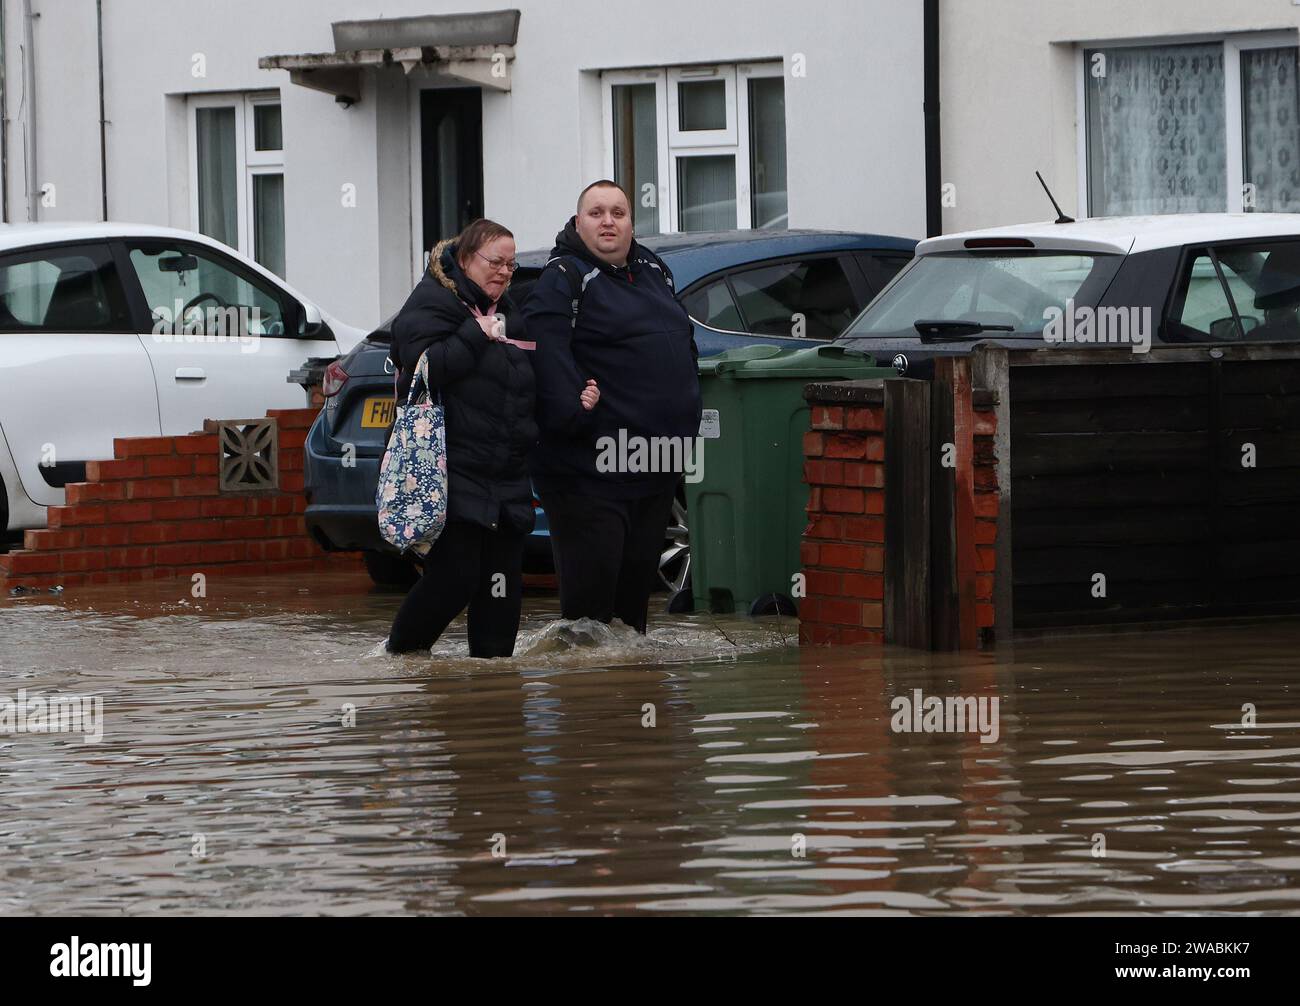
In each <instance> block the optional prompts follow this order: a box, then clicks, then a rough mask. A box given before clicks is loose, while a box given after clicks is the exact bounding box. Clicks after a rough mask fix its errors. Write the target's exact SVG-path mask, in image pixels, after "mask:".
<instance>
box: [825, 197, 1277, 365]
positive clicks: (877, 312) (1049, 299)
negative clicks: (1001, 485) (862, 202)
mask: <svg viewBox="0 0 1300 1006" xmlns="http://www.w3.org/2000/svg"><path fill="white" fill-rule="evenodd" d="M1287 341H1290V342H1300V215H1297V214H1294V213H1185V214H1170V215H1168V216H1149V217H1100V218H1095V219H1091V220H1079V221H1077V222H1075V221H1069V222H1063V223H1054V222H1051V221H1047V222H1042V223H1032V224H1017V225H1016V226H1013V227H994V228H989V229H987V230H978V231H967V232H965V233H961V234H945V235H942V236H940V237H934V238H929V239H927V240H925V241H922V242H921V243H920V244H919V245H917V247H916V257H915V258H914V259H913V260H912V262H911V263H909V264H908V265H907V266H906V267H905V268H904V269H903V270H902V271H901V272H900V273H899V274H898V275H897V276H896V277H894V280H893V282H892V283H890V285H889V286H887V287H885V289H884V290H882V291H881V292H880V295H879V296H877V297H876V299H875V300H873V301H872V302H871V303H870V304H869V305H868V306H867V307H866V309H865V310H864V311H863V312H862V313H861V314H860V315H858V317H857V318H856V319H855V320H854V321H853V322H852V323H851V324H850V325H849V326H848V328H846V329H845V330H844V331H843V332H842V333H841V334H840V336H839V338H838V339H837V340H836V342H837V344H838V345H842V346H845V347H848V348H852V349H855V350H859V351H863V352H867V353H870V354H872V355H873V356H875V357H876V358H877V359H879V360H882V361H883V360H889V359H891V357H892V360H893V364H894V368H895V369H896V370H897V371H898V372H899V373H900V374H905V375H906V376H908V377H927V376H929V374H930V373H931V372H932V370H933V361H934V358H935V357H937V356H952V355H957V354H963V353H968V352H970V349H971V347H972V346H973V345H974V344H975V343H977V342H993V343H1000V344H1002V345H1006V346H1009V347H1013V348H1016V349H1026V348H1034V347H1037V346H1042V345H1044V344H1046V343H1052V344H1063V345H1065V346H1066V348H1080V347H1083V348H1087V349H1091V348H1096V349H1098V350H1106V349H1120V350H1123V351H1132V352H1143V351H1146V350H1149V349H1150V347H1151V346H1159V345H1184V346H1185V345H1188V344H1193V345H1196V344H1200V345H1206V346H1211V345H1215V344H1227V343H1234V342H1287Z"/></svg>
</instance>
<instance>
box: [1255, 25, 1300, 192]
mask: <svg viewBox="0 0 1300 1006" xmlns="http://www.w3.org/2000/svg"><path fill="white" fill-rule="evenodd" d="M1296 63H1297V60H1296V49H1295V47H1294V46H1288V47H1283V48H1276V49H1249V50H1246V51H1244V52H1242V54H1241V104H1242V156H1243V161H1244V163H1243V170H1242V178H1243V180H1244V181H1245V183H1246V185H1247V186H1249V193H1248V197H1247V199H1246V206H1245V208H1246V209H1253V210H1259V211H1261V212H1289V213H1294V212H1296V211H1297V210H1300V123H1298V122H1297V120H1298V119H1300V90H1298V89H1297V83H1296V78H1297V72H1296Z"/></svg>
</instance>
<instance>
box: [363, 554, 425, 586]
mask: <svg viewBox="0 0 1300 1006" xmlns="http://www.w3.org/2000/svg"><path fill="white" fill-rule="evenodd" d="M361 557H362V558H363V559H364V560H365V563H366V572H367V573H369V574H370V579H371V580H373V581H374V582H375V586H377V587H400V588H401V589H402V590H408V589H409V588H410V587H411V586H412V585H413V584H414V583H415V581H416V580H418V579H419V578H420V571H419V570H418V569H416V567H415V564H414V563H412V562H410V561H409V560H407V559H403V558H402V557H401V556H400V555H393V554H392V553H390V552H362V553H361Z"/></svg>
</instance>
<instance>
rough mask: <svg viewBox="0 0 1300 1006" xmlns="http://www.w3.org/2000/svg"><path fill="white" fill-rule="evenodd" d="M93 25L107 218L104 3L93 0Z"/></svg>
mask: <svg viewBox="0 0 1300 1006" xmlns="http://www.w3.org/2000/svg"><path fill="white" fill-rule="evenodd" d="M95 27H96V29H97V30H98V32H99V198H100V203H101V206H102V212H103V214H104V219H105V220H107V219H108V144H107V142H106V140H105V137H104V4H103V0H95Z"/></svg>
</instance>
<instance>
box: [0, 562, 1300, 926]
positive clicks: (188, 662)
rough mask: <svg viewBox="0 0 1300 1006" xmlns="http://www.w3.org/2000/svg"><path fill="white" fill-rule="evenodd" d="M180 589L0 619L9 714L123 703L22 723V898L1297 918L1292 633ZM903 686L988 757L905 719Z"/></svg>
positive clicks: (141, 591) (297, 909)
mask: <svg viewBox="0 0 1300 1006" xmlns="http://www.w3.org/2000/svg"><path fill="white" fill-rule="evenodd" d="M187 591H188V584H183V585H179V584H161V585H160V584H143V585H140V584H137V585H131V586H130V587H115V588H101V589H98V590H94V591H91V590H86V591H81V592H78V593H77V594H76V595H68V596H63V597H51V596H48V595H45V596H38V597H32V598H22V599H17V600H12V601H10V600H6V601H0V702H2V701H3V700H4V698H14V697H16V694H17V692H18V690H19V689H23V690H25V692H26V694H27V696H28V698H29V700H30V699H31V697H33V696H37V695H39V696H45V697H49V696H53V695H56V694H65V695H80V696H98V697H101V698H102V704H103V737H102V740H100V741H99V742H98V743H86V742H85V740H84V738H83V737H82V736H81V735H78V734H69V733H25V732H24V733H14V732H11V733H7V734H5V733H0V799H2V800H3V807H4V812H3V815H2V816H0V878H2V880H3V882H2V883H0V912H2V913H5V914H14V913H36V914H53V913H74V912H75V913H87V914H149V913H179V914H206V913H241V914H250V913H251V914H269V913H303V914H357V913H446V914H470V915H490V914H543V913H545V914H555V913H584V912H585V913H599V914H628V913H647V914H664V913H724V914H766V913H867V914H882V913H883V914H949V913H964V912H980V913H1001V914H1024V913H1043V914H1048V913H1107V914H1109V913H1164V912H1179V913H1182V912H1203V913H1261V914H1282V913H1288V914H1289V913H1294V912H1296V911H1300V697H1298V696H1297V687H1296V682H1297V677H1298V675H1297V660H1296V653H1297V649H1300V625H1297V624H1287V623H1282V622H1277V623H1266V624H1262V625H1253V626H1238V627H1227V628H1225V627H1212V628H1198V629H1183V630H1177V631H1166V632H1159V633H1147V634H1142V635H1138V634H1126V635H1109V636H1105V635H1103V636H1086V637H1070V638H1058V639H1054V640H1050V641H1032V642H1025V643H1020V644H1018V645H1017V646H1016V647H1015V649H1014V651H1007V652H999V653H988V654H975V655H970V654H968V655H961V656H954V655H936V654H924V653H916V652H909V651H903V650H893V649H886V650H881V649H877V648H842V649H810V648H805V649H800V648H799V647H798V646H796V645H795V644H794V640H793V637H792V635H791V634H792V633H793V632H794V630H795V626H794V623H793V622H791V621H790V620H788V619H787V620H784V621H779V620H775V619H773V620H767V621H763V622H755V621H750V620H748V619H744V618H725V619H719V618H716V617H713V616H708V615H692V616H667V615H659V616H658V617H655V616H654V615H652V623H651V633H650V636H649V637H648V638H646V639H639V638H635V637H633V636H631V634H629V633H626V632H623V633H620V632H618V631H608V632H602V631H596V632H593V631H591V629H590V627H585V626H581V625H580V626H577V627H572V626H568V625H567V623H563V622H560V621H558V615H557V608H556V602H555V600H554V598H553V597H551V596H549V595H539V596H535V597H531V598H530V599H529V601H528V603H527V607H526V620H525V624H524V628H523V635H522V636H521V640H520V645H519V648H518V651H517V653H518V654H519V655H517V656H516V657H514V658H512V659H510V660H496V661H478V660H471V659H469V658H468V656H467V655H466V654H467V649H466V644H465V637H464V624H463V621H460V622H457V623H455V624H454V625H453V628H452V631H451V633H450V634H449V636H448V637H447V638H446V639H444V640H443V641H440V642H439V644H438V645H437V646H436V647H435V650H434V654H433V656H424V655H419V656H409V655H408V656H405V657H391V656H388V655H384V654H381V653H379V652H377V650H378V647H377V644H379V643H380V642H381V641H382V639H383V638H384V636H385V635H386V632H387V628H388V624H389V621H390V619H391V617H392V613H393V611H394V610H395V608H396V605H397V603H398V600H399V598H398V597H397V596H395V595H392V594H378V593H372V592H370V591H369V590H368V583H367V581H365V580H364V579H363V578H358V577H356V576H355V575H352V574H347V573H335V574H329V575H326V576H317V577H312V578H310V579H291V578H280V579H265V580H258V579H249V580H241V581H238V582H234V581H231V582H229V583H228V584H227V585H226V586H225V587H224V588H223V587H222V586H221V585H219V584H215V583H213V584H210V587H209V597H207V598H206V599H201V600H195V599H191V598H189V597H188V592H187ZM916 689H920V690H921V691H922V695H923V696H941V697H942V696H970V697H976V698H981V697H982V698H984V699H986V700H987V699H991V698H994V697H996V698H997V699H998V700H999V704H998V720H997V727H998V730H997V733H998V736H997V739H996V740H995V741H993V742H992V743H982V742H981V737H980V734H978V733H975V732H970V731H969V730H968V731H967V732H964V733H954V732H947V733H941V732H924V731H923V732H919V733H918V732H903V731H896V730H895V729H893V728H892V727H891V718H892V717H894V711H893V709H891V701H892V700H893V699H895V698H896V697H900V696H915V690H916ZM1247 704H1249V705H1247ZM1243 706H1247V710H1246V712H1245V713H1243ZM986 708H990V709H991V707H986ZM1252 708H1253V716H1254V725H1253V726H1250V725H1243V722H1245V723H1246V724H1249V723H1250V722H1251V715H1250V713H1251V709H1252ZM350 710H351V712H349V711H350ZM652 716H653V725H648V724H649V721H650V718H651V717H652ZM899 722H901V719H900V720H899ZM894 725H898V723H895V724H894ZM911 725H913V726H915V725H916V721H914V720H913V721H911ZM986 735H989V734H988V732H986Z"/></svg>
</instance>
